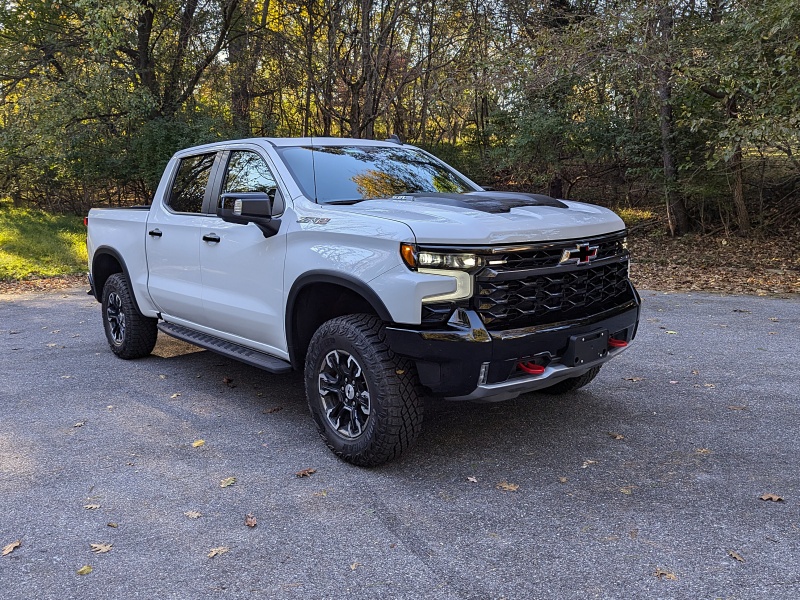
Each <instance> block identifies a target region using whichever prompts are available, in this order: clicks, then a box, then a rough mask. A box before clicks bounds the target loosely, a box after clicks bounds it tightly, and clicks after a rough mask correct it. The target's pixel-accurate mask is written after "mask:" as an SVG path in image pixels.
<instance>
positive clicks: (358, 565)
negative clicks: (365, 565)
mask: <svg viewBox="0 0 800 600" xmlns="http://www.w3.org/2000/svg"><path fill="white" fill-rule="evenodd" d="M360 566H361V563H358V562H354V563H353V564H352V565H350V570H351V571H355V570H356V569H357V568H358V567H360Z"/></svg>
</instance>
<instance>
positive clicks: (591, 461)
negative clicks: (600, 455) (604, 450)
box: [581, 460, 597, 469]
mask: <svg viewBox="0 0 800 600" xmlns="http://www.w3.org/2000/svg"><path fill="white" fill-rule="evenodd" d="M596 464H597V461H596V460H585V461H583V464H582V465H581V469H585V468H586V467H588V466H589V465H596Z"/></svg>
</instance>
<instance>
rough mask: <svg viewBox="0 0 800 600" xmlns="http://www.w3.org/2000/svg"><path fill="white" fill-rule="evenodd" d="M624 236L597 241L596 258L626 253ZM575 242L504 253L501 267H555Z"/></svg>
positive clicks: (515, 268)
mask: <svg viewBox="0 0 800 600" xmlns="http://www.w3.org/2000/svg"><path fill="white" fill-rule="evenodd" d="M623 240H624V237H622V236H617V237H616V238H615V239H605V240H600V241H598V242H595V243H594V244H592V245H595V246H597V247H598V248H597V257H596V259H595V260H600V259H603V258H609V257H611V256H618V255H620V254H623V253H624V248H623V247H622V243H623ZM576 245H577V242H575V243H557V244H552V245H548V246H543V247H541V248H536V247H533V248H530V249H523V250H517V251H512V252H507V253H505V254H504V255H503V258H504V259H505V264H504V265H503V266H502V267H501V269H498V270H503V271H516V270H520V269H541V268H546V267H555V266H557V265H558V263H559V261H560V260H561V254H562V253H563V252H564V250H566V249H570V248H575V247H576Z"/></svg>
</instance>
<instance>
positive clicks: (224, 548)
mask: <svg viewBox="0 0 800 600" xmlns="http://www.w3.org/2000/svg"><path fill="white" fill-rule="evenodd" d="M228 550H230V548H228V547H227V546H217V547H216V548H212V549H211V551H210V552H209V553H208V558H214V557H215V556H219V555H220V554H225V553H226V552H227V551H228Z"/></svg>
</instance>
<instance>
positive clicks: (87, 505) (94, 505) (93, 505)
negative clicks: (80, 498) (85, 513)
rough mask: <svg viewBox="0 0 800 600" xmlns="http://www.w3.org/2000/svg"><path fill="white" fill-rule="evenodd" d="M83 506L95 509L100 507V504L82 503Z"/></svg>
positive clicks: (87, 508)
mask: <svg viewBox="0 0 800 600" xmlns="http://www.w3.org/2000/svg"><path fill="white" fill-rule="evenodd" d="M83 508H85V509H86V510H97V509H98V508H100V505H99V504H84V505H83Z"/></svg>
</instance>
